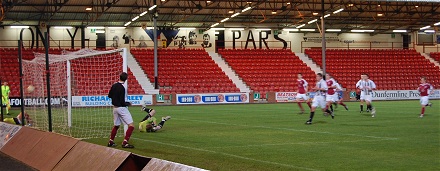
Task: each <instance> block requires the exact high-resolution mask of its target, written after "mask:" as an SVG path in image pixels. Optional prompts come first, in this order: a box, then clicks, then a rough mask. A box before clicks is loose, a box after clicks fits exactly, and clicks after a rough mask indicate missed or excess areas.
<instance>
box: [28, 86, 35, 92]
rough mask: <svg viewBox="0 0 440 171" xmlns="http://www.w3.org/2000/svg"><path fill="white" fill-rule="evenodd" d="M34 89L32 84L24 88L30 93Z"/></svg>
mask: <svg viewBox="0 0 440 171" xmlns="http://www.w3.org/2000/svg"><path fill="white" fill-rule="evenodd" d="M34 90H35V87H34V86H33V85H30V86H28V87H27V88H26V91H27V92H28V93H32V92H34Z"/></svg>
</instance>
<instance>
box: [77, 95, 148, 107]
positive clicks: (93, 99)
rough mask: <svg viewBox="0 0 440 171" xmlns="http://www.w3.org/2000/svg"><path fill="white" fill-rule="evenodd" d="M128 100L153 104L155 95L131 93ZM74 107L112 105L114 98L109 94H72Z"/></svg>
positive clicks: (135, 102)
mask: <svg viewBox="0 0 440 171" xmlns="http://www.w3.org/2000/svg"><path fill="white" fill-rule="evenodd" d="M127 99H128V101H129V102H130V103H131V104H132V105H133V106H139V105H143V104H146V105H152V104H153V95H129V96H127ZM72 106H73V107H96V106H112V100H111V99H110V98H109V97H107V96H72Z"/></svg>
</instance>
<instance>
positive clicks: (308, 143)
mask: <svg viewBox="0 0 440 171" xmlns="http://www.w3.org/2000/svg"><path fill="white" fill-rule="evenodd" d="M387 140H390V139H378V140H354V141H323V142H296V143H274V144H254V145H237V146H223V147H207V148H213V149H217V148H219V149H224V148H246V147H264V146H282V145H310V144H332V143H335V144H338V143H355V142H375V141H387Z"/></svg>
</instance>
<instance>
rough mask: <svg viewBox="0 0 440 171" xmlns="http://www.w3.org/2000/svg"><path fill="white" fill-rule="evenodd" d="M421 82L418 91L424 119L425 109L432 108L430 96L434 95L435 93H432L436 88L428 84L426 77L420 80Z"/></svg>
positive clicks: (421, 114) (421, 115) (421, 113)
mask: <svg viewBox="0 0 440 171" xmlns="http://www.w3.org/2000/svg"><path fill="white" fill-rule="evenodd" d="M420 81H421V84H420V85H419V88H418V89H417V90H418V91H419V92H420V105H421V106H422V111H421V112H420V117H421V118H423V116H425V107H426V106H429V107H432V103H429V95H431V94H433V93H434V91H432V90H433V89H434V87H432V85H431V84H429V83H427V82H426V77H422V78H420Z"/></svg>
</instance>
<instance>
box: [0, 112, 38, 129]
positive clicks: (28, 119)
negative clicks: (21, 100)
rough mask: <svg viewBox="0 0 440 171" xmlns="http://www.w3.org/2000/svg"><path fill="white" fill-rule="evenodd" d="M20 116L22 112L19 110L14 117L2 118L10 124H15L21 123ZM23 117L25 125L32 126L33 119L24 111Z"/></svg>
mask: <svg viewBox="0 0 440 171" xmlns="http://www.w3.org/2000/svg"><path fill="white" fill-rule="evenodd" d="M21 117H22V114H21V112H20V114H18V115H17V117H15V118H5V119H3V122H6V123H10V124H15V125H21ZM24 119H25V121H26V123H27V126H32V123H33V121H32V119H31V117H30V116H29V115H28V114H27V113H26V112H24ZM25 125H26V124H25Z"/></svg>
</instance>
